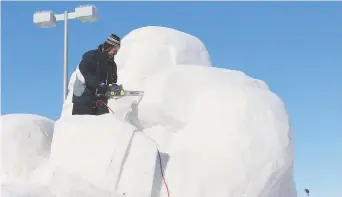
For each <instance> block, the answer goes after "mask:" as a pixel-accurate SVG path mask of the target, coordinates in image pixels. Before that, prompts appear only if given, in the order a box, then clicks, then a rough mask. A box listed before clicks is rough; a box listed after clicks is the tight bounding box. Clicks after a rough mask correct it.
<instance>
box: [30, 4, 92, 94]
mask: <svg viewBox="0 0 342 197" xmlns="http://www.w3.org/2000/svg"><path fill="white" fill-rule="evenodd" d="M71 19H78V20H80V21H81V22H83V23H85V22H94V21H96V20H98V14H97V9H96V8H95V6H93V5H86V6H79V7H77V8H75V11H74V12H69V13H68V11H64V14H54V13H53V12H52V11H42V12H36V13H34V15H33V22H34V23H35V24H36V25H37V26H38V27H40V28H49V27H55V26H56V24H57V21H64V66H63V68H64V71H63V101H64V100H65V99H66V97H67V95H68V20H71Z"/></svg>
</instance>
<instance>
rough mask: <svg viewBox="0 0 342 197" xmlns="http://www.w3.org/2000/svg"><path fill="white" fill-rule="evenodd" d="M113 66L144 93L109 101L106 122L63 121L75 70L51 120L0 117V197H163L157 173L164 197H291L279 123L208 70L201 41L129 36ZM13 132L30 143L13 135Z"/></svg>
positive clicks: (271, 109)
mask: <svg viewBox="0 0 342 197" xmlns="http://www.w3.org/2000/svg"><path fill="white" fill-rule="evenodd" d="M150 38H153V39H150ZM115 58H116V62H117V64H118V66H119V83H122V84H123V85H124V88H125V89H128V90H143V91H144V92H145V95H144V97H143V98H142V100H141V101H140V102H139V103H134V101H137V100H138V99H139V98H136V97H125V98H121V99H119V100H111V101H110V102H109V106H110V107H111V109H113V110H114V111H115V114H106V115H101V116H71V108H72V103H71V96H72V94H71V93H72V91H73V90H72V84H73V82H74V80H75V77H76V73H77V69H76V70H75V72H74V73H73V74H72V77H71V80H70V83H69V90H70V92H71V93H69V95H68V97H67V100H66V101H65V103H64V106H63V111H62V114H61V118H60V119H59V120H57V121H56V122H54V123H53V122H51V121H50V120H46V119H42V118H40V119H35V118H33V117H32V116H28V115H10V116H3V117H2V120H3V122H5V124H7V125H9V126H7V127H4V128H3V129H2V134H3V136H2V138H3V140H2V141H6V144H5V146H3V148H2V149H3V155H4V152H5V155H7V156H6V157H5V159H3V160H2V161H3V162H2V163H3V164H4V162H5V164H6V165H7V167H6V168H4V167H2V174H4V172H5V174H7V175H6V176H7V177H8V176H12V177H10V178H6V179H5V180H6V181H5V183H3V186H2V188H3V193H2V194H3V195H4V196H11V195H12V196H25V194H28V193H29V194H32V196H63V197H68V196H89V197H90V196H116V195H117V196H119V195H120V196H127V197H166V196H168V194H167V190H166V189H167V188H166V186H165V184H164V182H163V180H162V176H161V167H162V170H163V173H164V175H165V181H166V183H167V186H168V189H169V191H170V196H171V197H182V196H184V197H185V196H186V197H198V196H202V197H203V196H204V197H205V196H207V197H213V196H215V197H220V196H222V197H223V196H224V197H238V196H248V197H296V196H297V194H296V188H295V184H294V180H293V162H294V161H293V157H294V155H293V142H292V130H291V127H290V122H289V117H288V115H287V112H286V109H285V106H284V103H283V102H282V100H281V99H280V98H279V97H278V96H277V95H275V94H274V93H273V92H271V91H270V90H269V89H268V86H267V85H266V84H265V83H264V82H263V81H261V80H257V79H253V78H251V77H248V76H247V75H245V74H244V73H242V72H240V71H233V70H228V69H222V68H215V67H212V65H211V61H210V57H209V53H208V51H207V49H206V47H205V45H204V44H203V43H202V41H200V40H199V39H198V38H196V37H194V36H192V35H189V34H186V33H184V32H180V31H177V30H174V29H170V28H164V27H154V26H150V27H143V28H139V29H136V30H134V31H132V32H130V33H129V34H128V35H127V36H125V37H124V38H123V40H122V48H121V50H120V51H119V53H118V55H117V57H115ZM19 119H25V120H26V121H25V122H24V123H23V121H21V120H19ZM30 121H31V122H32V123H30ZM18 123H20V125H22V126H20V125H19V124H18ZM42 123H46V124H44V125H43V124H42ZM46 125H50V126H46ZM51 125H54V130H53V140H52V142H51V133H52V129H51ZM22 127H24V128H22ZM21 128H22V129H21ZM18 129H20V130H22V131H23V134H22V135H23V136H24V135H26V136H27V134H26V133H27V132H28V131H27V130H30V131H31V133H33V131H34V132H35V134H36V135H34V138H33V139H32V137H31V138H28V137H27V138H24V139H23V137H20V135H19V136H18V137H15V136H17V133H18V132H17V130H18ZM44 132H46V133H48V135H43V134H42V133H44ZM4 133H7V134H8V133H10V134H11V133H12V134H11V135H7V136H8V137H5V136H4ZM5 138H6V139H5ZM49 143H51V144H49ZM12 144H15V145H12ZM41 144H44V146H43V145H41ZM50 146H51V151H50ZM13 147H15V148H14V150H18V151H16V157H15V158H17V159H16V160H15V158H13V157H11V150H12V149H13ZM4 149H5V151H4ZM25 150H30V151H27V152H26V151H25ZM32 150H36V151H35V152H34V151H32ZM158 151H159V152H158ZM158 153H160V158H161V164H162V166H160V163H159V160H158V159H159V154H158ZM41 155H42V156H41ZM28 156H30V157H32V158H34V159H32V161H30V163H27V164H29V165H27V166H26V161H28V160H29V159H28ZM3 158H4V157H3ZM17 161H18V162H19V164H18V163H14V162H17ZM11 162H13V164H15V165H13V166H11V165H10V163H11ZM24 167H27V168H28V169H25V170H22V169H24ZM33 169H34V170H33ZM3 177H4V175H2V179H3Z"/></svg>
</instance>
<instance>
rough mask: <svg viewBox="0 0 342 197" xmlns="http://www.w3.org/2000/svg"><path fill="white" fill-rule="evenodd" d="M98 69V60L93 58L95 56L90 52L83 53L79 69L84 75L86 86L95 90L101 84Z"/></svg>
mask: <svg viewBox="0 0 342 197" xmlns="http://www.w3.org/2000/svg"><path fill="white" fill-rule="evenodd" d="M96 69H97V68H96V62H95V60H94V59H93V56H92V55H91V54H90V53H85V54H83V56H82V60H81V62H80V64H79V70H80V72H81V73H82V75H83V78H84V81H85V84H86V86H87V87H89V88H90V89H91V90H92V91H95V90H96V88H98V87H99V86H100V82H99V81H98V79H97V75H96Z"/></svg>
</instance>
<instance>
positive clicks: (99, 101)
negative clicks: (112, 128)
mask: <svg viewBox="0 0 342 197" xmlns="http://www.w3.org/2000/svg"><path fill="white" fill-rule="evenodd" d="M101 104H103V105H104V106H106V107H107V108H108V109H109V110H110V111H111V112H112V113H113V114H114V111H113V110H112V109H111V108H110V107H109V106H108V105H107V104H106V103H105V102H103V101H101V100H98V101H96V107H99V106H101ZM157 151H158V158H159V165H160V173H161V175H162V178H163V182H164V185H165V187H166V191H167V196H168V197H170V191H169V187H168V186H167V183H166V181H165V177H164V172H163V165H162V159H161V156H160V152H159V150H158V149H157Z"/></svg>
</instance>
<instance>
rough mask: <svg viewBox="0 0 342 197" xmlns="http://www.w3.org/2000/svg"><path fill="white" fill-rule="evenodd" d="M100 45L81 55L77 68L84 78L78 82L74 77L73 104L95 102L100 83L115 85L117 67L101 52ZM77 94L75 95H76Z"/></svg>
mask: <svg viewBox="0 0 342 197" xmlns="http://www.w3.org/2000/svg"><path fill="white" fill-rule="evenodd" d="M101 48H102V45H99V47H98V48H97V49H95V50H90V51H88V52H86V53H84V54H83V56H82V60H81V62H80V64H79V66H78V69H79V71H80V72H79V73H78V74H81V75H82V76H83V78H84V81H85V83H84V82H82V81H83V80H80V79H79V78H78V77H76V80H75V83H74V93H73V98H72V101H73V103H84V104H86V103H90V102H93V101H96V100H97V99H98V98H97V97H96V95H95V94H96V91H97V90H98V91H100V90H102V92H100V93H105V92H103V91H105V90H103V88H101V87H100V84H101V83H105V84H107V85H108V84H112V83H117V78H118V76H117V65H116V63H115V61H114V58H109V57H108V55H107V54H106V53H103V52H102V51H101ZM76 92H77V93H76Z"/></svg>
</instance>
